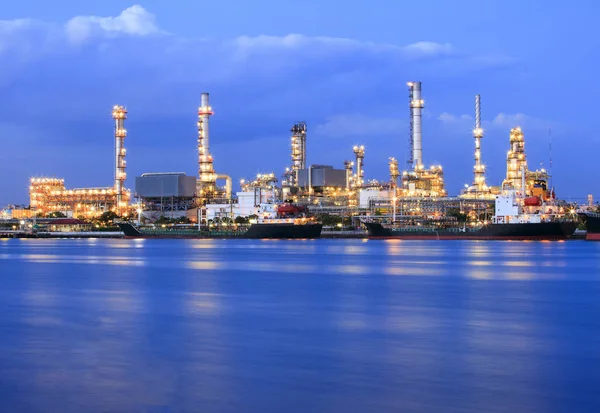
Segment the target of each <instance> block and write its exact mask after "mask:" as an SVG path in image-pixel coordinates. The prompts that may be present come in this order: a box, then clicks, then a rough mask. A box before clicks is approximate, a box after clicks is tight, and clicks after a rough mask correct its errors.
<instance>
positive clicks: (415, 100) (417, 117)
mask: <svg viewBox="0 0 600 413" xmlns="http://www.w3.org/2000/svg"><path fill="white" fill-rule="evenodd" d="M408 87H409V91H410V116H411V132H412V134H411V140H412V151H413V167H414V169H419V168H420V167H422V166H423V146H422V144H423V136H422V131H421V118H422V113H421V112H422V110H423V107H424V106H425V102H424V101H423V99H422V98H421V82H408Z"/></svg>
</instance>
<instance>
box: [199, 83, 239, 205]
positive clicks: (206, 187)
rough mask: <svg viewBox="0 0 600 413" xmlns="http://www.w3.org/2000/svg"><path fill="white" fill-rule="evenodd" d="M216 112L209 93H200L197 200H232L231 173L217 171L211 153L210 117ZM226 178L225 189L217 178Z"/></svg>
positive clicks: (209, 201) (201, 203) (218, 201)
mask: <svg viewBox="0 0 600 413" xmlns="http://www.w3.org/2000/svg"><path fill="white" fill-rule="evenodd" d="M213 114H214V112H213V109H212V106H211V105H210V101H209V96H208V93H202V95H200V107H199V108H198V124H197V125H198V180H197V185H196V193H197V195H196V196H197V202H198V204H199V205H206V204H207V203H221V202H231V189H232V181H231V177H230V176H229V175H225V174H218V173H216V172H215V168H214V162H213V157H212V155H211V153H210V122H209V120H210V117H211V116H212V115H213ZM219 179H223V180H225V190H224V191H223V189H221V188H219V187H217V180H219Z"/></svg>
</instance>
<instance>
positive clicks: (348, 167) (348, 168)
mask: <svg viewBox="0 0 600 413" xmlns="http://www.w3.org/2000/svg"><path fill="white" fill-rule="evenodd" d="M353 166H354V162H352V161H344V170H345V171H346V190H347V191H350V189H352V167H353Z"/></svg>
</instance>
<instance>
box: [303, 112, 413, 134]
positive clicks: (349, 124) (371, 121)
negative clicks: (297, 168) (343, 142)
mask: <svg viewBox="0 0 600 413" xmlns="http://www.w3.org/2000/svg"><path fill="white" fill-rule="evenodd" d="M404 126H405V125H404V123H403V122H402V121H401V120H399V119H397V118H377V117H368V116H364V115H335V116H330V117H328V118H327V119H326V121H325V122H324V123H321V124H319V125H317V126H316V128H315V134H316V135H321V136H327V137H345V136H348V137H355V136H363V137H370V136H375V135H386V134H399V133H401V132H402V128H403V127H404Z"/></svg>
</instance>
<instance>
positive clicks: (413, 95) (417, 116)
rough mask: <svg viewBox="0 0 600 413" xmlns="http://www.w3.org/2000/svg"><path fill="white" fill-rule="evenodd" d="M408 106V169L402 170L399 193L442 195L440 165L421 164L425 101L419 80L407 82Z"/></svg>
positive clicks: (418, 195)
mask: <svg viewBox="0 0 600 413" xmlns="http://www.w3.org/2000/svg"><path fill="white" fill-rule="evenodd" d="M407 85H408V90H409V108H410V154H409V160H408V166H409V170H408V171H404V172H402V188H401V190H400V195H401V196H405V197H423V196H425V197H443V196H446V195H447V193H446V189H445V187H444V172H443V170H442V167H441V166H440V165H434V166H432V167H431V168H429V169H425V167H424V165H423V133H422V111H423V108H424V107H425V101H424V100H423V97H422V96H421V82H408V83H407Z"/></svg>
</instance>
